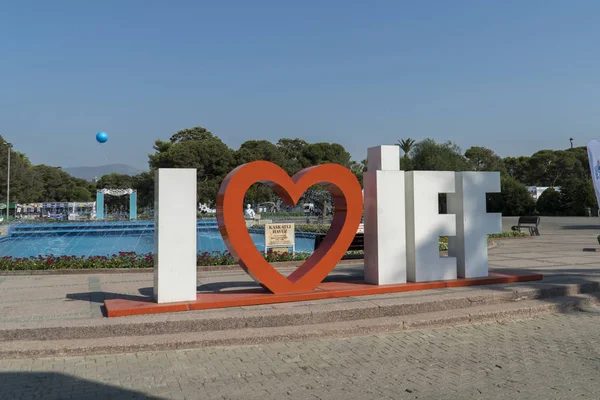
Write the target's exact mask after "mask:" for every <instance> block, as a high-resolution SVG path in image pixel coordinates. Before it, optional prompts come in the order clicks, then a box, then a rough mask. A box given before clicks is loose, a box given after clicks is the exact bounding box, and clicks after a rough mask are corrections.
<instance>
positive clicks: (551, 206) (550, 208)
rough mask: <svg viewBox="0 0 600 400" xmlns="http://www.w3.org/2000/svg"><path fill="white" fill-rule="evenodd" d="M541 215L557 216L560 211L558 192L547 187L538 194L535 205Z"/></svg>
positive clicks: (560, 204)
mask: <svg viewBox="0 0 600 400" xmlns="http://www.w3.org/2000/svg"><path fill="white" fill-rule="evenodd" d="M535 208H536V210H537V211H538V212H539V213H540V214H541V215H548V216H557V215H559V214H560V213H561V212H562V203H561V196H560V192H558V191H556V190H554V189H553V188H548V189H546V190H544V192H543V193H542V194H541V195H540V197H539V198H538V200H537V203H536V205H535Z"/></svg>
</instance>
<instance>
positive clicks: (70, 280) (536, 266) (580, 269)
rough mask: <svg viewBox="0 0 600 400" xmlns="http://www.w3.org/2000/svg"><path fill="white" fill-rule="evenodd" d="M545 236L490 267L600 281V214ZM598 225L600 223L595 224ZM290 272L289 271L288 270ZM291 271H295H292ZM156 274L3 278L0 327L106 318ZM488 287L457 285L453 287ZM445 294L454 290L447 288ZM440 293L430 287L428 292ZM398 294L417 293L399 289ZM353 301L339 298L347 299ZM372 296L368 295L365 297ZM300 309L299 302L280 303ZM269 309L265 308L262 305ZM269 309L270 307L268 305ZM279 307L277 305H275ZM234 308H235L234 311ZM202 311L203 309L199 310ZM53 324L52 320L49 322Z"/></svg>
mask: <svg viewBox="0 0 600 400" xmlns="http://www.w3.org/2000/svg"><path fill="white" fill-rule="evenodd" d="M543 221H544V222H543V223H542V225H541V228H540V230H541V232H542V236H540V237H537V238H531V239H529V238H527V239H511V240H503V241H499V244H498V246H497V247H495V248H493V249H490V251H489V254H490V257H489V261H490V268H494V269H503V268H509V269H512V268H519V269H528V270H532V271H538V272H541V273H543V274H546V278H545V279H544V282H551V281H552V280H560V279H563V278H564V277H565V276H570V277H571V278H579V279H580V280H598V279H600V252H599V253H596V252H589V251H588V252H586V251H583V249H584V248H596V247H599V246H598V243H597V241H596V235H597V233H599V232H600V220H599V219H598V218H554V219H552V218H544V219H543ZM503 222H504V229H505V230H508V229H510V226H511V225H512V224H514V223H515V220H514V219H509V218H506V219H504V221H503ZM594 224H598V225H594ZM361 269H362V264H355V265H348V266H343V267H339V268H336V270H334V272H333V273H332V275H334V276H332V277H331V278H333V279H340V278H341V279H343V278H344V277H353V278H355V277H359V276H361V274H362V272H361ZM284 272H285V271H284ZM287 272H291V270H288V271H287ZM152 286H153V276H152V274H151V273H124V274H93V275H53V276H44V275H37V276H35V275H34V276H0V329H2V328H9V327H15V326H20V327H24V326H38V325H40V324H41V323H43V322H44V321H48V322H53V321H54V322H55V323H67V322H68V323H71V322H73V323H77V322H80V323H85V322H86V321H87V322H90V321H98V320H101V319H103V314H102V306H103V303H104V299H106V298H117V297H120V298H123V297H126V298H133V299H143V298H147V297H149V296H151V294H152ZM198 287H199V290H214V289H215V288H220V289H221V290H227V289H228V288H241V287H255V284H254V282H252V281H251V280H250V278H249V277H248V275H247V274H246V273H244V272H243V271H242V270H241V269H239V270H232V271H224V272H201V273H199V274H198ZM469 290H470V291H476V290H488V289H487V288H485V287H479V288H457V289H452V291H455V292H460V291H469ZM443 291H445V292H446V293H447V292H449V291H450V290H449V289H444V290H443ZM436 293H441V292H440V291H430V292H429V291H428V292H427V294H428V296H431V295H434V294H436ZM396 296H397V297H402V296H407V297H408V296H414V294H411V293H400V294H397V295H396ZM350 300H352V299H338V300H336V301H338V302H340V303H343V302H347V301H350ZM366 300H367V299H365V301H366ZM286 306H287V307H295V306H296V305H295V304H288V305H277V306H276V307H277V308H281V307H286ZM261 307H262V308H265V306H261ZM267 307H268V306H267ZM274 307H275V306H274ZM229 311H235V310H233V309H232V310H229ZM200 312H202V311H200ZM131 318H137V319H140V320H142V319H143V320H144V321H151V320H153V318H154V319H157V320H159V319H160V318H161V317H160V316H145V317H131ZM50 325H52V324H50Z"/></svg>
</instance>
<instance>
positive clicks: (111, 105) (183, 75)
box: [0, 0, 600, 168]
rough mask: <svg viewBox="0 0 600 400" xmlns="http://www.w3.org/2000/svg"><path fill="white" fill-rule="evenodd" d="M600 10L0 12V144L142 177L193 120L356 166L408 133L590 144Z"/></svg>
mask: <svg viewBox="0 0 600 400" xmlns="http://www.w3.org/2000/svg"><path fill="white" fill-rule="evenodd" d="M216 3H218V4H216ZM598 15H600V2H598V1H586V0H578V1H573V2H569V1H551V0H545V1H534V0H527V1H522V0H519V1H510V0H506V1H485V0H479V1H414V2H408V1H398V0H396V1H360V2H359V1H350V0H346V1H333V0H328V1H308V0H307V1H303V2H285V1H260V0H256V1H252V2H250V1H220V2H214V1H210V2H209V1H200V0H197V1H184V0H178V1H176V2H167V1H134V0H127V1H101V2H88V1H67V0H60V1H56V2H44V1H26V0H23V1H18V2H15V1H8V0H0V55H1V60H2V61H1V62H0V76H1V79H0V134H1V135H3V136H4V137H6V138H7V139H8V140H10V141H12V142H15V144H16V149H17V150H20V151H23V152H25V153H27V154H28V155H29V156H30V158H31V159H32V161H33V162H34V163H36V164H38V163H46V164H50V165H62V166H78V165H101V164H106V163H126V164H129V165H132V166H134V167H137V168H145V167H146V166H147V154H148V153H149V152H151V151H152V144H153V142H154V140H155V139H157V138H161V139H168V138H169V137H170V135H171V134H172V133H174V132H176V131H177V130H179V129H183V128H186V127H191V126H196V125H201V126H204V127H206V128H207V129H209V130H211V131H212V132H213V133H215V134H216V135H218V136H220V137H221V138H222V139H223V140H224V141H225V142H226V143H227V144H228V145H230V146H232V147H234V148H237V147H238V146H239V145H240V144H241V143H242V142H244V141H245V140H249V139H268V140H271V141H276V140H277V139H278V138H280V137H301V138H304V139H305V140H308V141H331V142H339V143H341V144H343V145H344V146H345V147H346V148H347V149H348V150H349V151H350V152H351V153H352V155H353V157H354V158H356V159H362V158H364V157H365V156H366V149H367V147H370V146H375V145H380V144H392V143H395V142H396V140H398V139H400V138H404V137H412V138H415V139H422V138H426V137H432V138H434V139H436V140H439V141H445V140H452V141H454V142H456V143H458V144H459V145H460V146H461V147H463V149H466V148H468V147H470V146H474V145H479V146H486V147H489V148H492V149H493V150H495V151H496V152H497V153H499V154H500V155H502V156H514V155H529V154H531V153H533V152H535V151H536V150H538V149H541V148H565V147H567V146H568V145H569V137H571V136H572V137H574V138H575V143H576V145H584V144H585V143H587V141H588V140H589V139H592V138H594V137H598V136H600V133H598V127H599V126H600V112H598V109H599V106H600V94H599V93H600V72H599V71H600V52H599V51H598V42H599V39H600V24H598ZM99 130H104V131H107V132H108V133H109V135H110V139H109V141H108V143H106V144H105V145H98V144H96V143H95V140H94V135H95V133H96V132H97V131H99ZM67 149H68V150H67Z"/></svg>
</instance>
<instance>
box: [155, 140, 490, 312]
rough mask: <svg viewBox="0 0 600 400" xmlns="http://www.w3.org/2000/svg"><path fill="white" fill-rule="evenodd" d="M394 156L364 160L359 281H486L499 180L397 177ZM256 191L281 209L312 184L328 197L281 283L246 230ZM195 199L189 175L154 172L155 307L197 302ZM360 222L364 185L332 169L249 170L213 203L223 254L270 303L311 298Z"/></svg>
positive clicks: (254, 165)
mask: <svg viewBox="0 0 600 400" xmlns="http://www.w3.org/2000/svg"><path fill="white" fill-rule="evenodd" d="M399 156H400V154H399V149H398V147H397V146H379V147H375V148H371V149H369V152H368V172H366V173H365V175H364V188H365V189H364V238H365V281H366V282H367V283H370V284H373V285H388V284H402V283H405V282H429V281H444V280H453V279H457V278H476V277H487V276H488V263H487V234H488V233H496V232H501V216H500V214H488V213H487V212H486V193H490V192H499V191H500V174H499V173H495V172H446V171H442V172H440V171H412V172H405V171H400V168H399V159H400V157H399ZM257 182H262V183H265V184H268V185H270V186H271V187H272V188H273V190H274V191H275V192H276V193H277V194H278V195H279V196H280V197H281V199H282V200H283V202H284V203H285V204H287V205H296V204H297V202H298V201H299V199H300V197H301V196H302V194H303V193H304V192H305V191H306V190H307V189H308V188H310V187H311V186H312V185H315V184H322V185H324V186H325V188H327V190H329V192H330V193H331V195H332V198H333V205H334V217H333V222H332V225H331V228H330V230H329V231H328V234H327V236H326V237H325V239H324V240H323V242H322V243H321V244H320V246H319V247H318V248H317V249H316V250H315V252H314V253H313V254H312V255H311V256H310V257H309V258H308V259H307V260H306V261H305V262H304V263H303V264H301V265H300V266H299V267H298V269H297V270H296V271H295V272H293V273H292V274H291V275H289V276H287V277H286V276H284V275H282V274H280V273H279V272H278V271H277V270H276V269H275V268H273V266H272V265H270V264H269V263H268V262H267V261H266V260H265V258H264V256H263V254H261V252H259V250H258V249H257V248H256V245H255V244H254V242H253V241H252V238H251V237H250V234H249V232H248V229H247V227H246V221H245V219H244V213H243V209H244V196H245V194H246V192H247V190H248V189H249V188H250V186H251V185H253V184H254V183H257ZM173 193H177V194H178V195H177V196H172V194H173ZM195 193H196V173H195V170H192V169H187V170H186V169H166V170H165V169H159V170H158V171H157V180H156V191H155V196H156V198H155V208H156V219H155V221H156V227H155V230H156V231H155V235H156V237H157V240H155V246H156V249H155V251H156V253H157V254H156V257H155V259H156V264H155V287H154V293H155V298H156V300H157V302H159V303H166V302H181V301H194V300H196V294H197V293H196V279H195V276H196V246H195V243H196V198H195ZM439 193H446V194H447V199H448V200H447V201H448V214H443V215H442V214H439V212H438V195H439ZM362 217H363V193H362V189H361V185H360V184H359V182H358V180H357V179H356V177H355V176H354V174H353V173H352V172H351V171H350V170H349V169H347V168H345V167H343V166H341V165H336V164H327V165H319V166H315V167H310V168H307V169H305V170H302V171H300V172H299V173H297V174H296V175H294V176H293V177H290V176H289V175H288V174H287V173H286V172H285V171H284V170H283V169H281V168H280V167H278V166H277V165H275V164H273V163H270V162H266V161H256V162H251V163H248V164H245V165H242V166H240V167H238V168H236V169H234V170H233V171H231V172H230V173H229V175H227V177H226V178H225V180H224V181H223V183H222V185H221V187H220V190H219V193H218V197H217V221H218V225H219V230H220V232H221V235H222V237H223V239H224V241H225V243H226V245H227V248H228V249H229V251H230V252H231V254H232V255H233V257H234V258H235V259H236V260H237V262H238V263H239V265H240V266H241V267H242V268H243V269H244V270H245V271H246V272H247V273H248V274H250V276H252V277H253V278H254V279H255V280H256V281H257V282H258V283H260V284H261V285H263V287H265V288H266V289H268V290H269V291H271V292H272V293H275V294H291V293H300V292H310V291H312V290H313V289H315V288H316V287H317V285H319V284H320V283H321V282H322V281H323V279H324V278H325V277H326V276H327V275H328V274H329V273H330V272H331V271H332V270H333V268H334V267H335V266H336V265H337V264H338V262H339V261H340V260H341V258H342V257H343V256H344V254H345V253H346V251H347V249H348V247H349V246H350V244H351V243H352V241H353V239H354V238H355V235H356V233H357V231H358V228H359V225H360V223H361V219H362ZM281 233H283V230H282V232H281ZM440 236H448V237H449V256H448V257H440V255H439V248H438V242H439V237H440Z"/></svg>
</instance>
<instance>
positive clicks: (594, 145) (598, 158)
mask: <svg viewBox="0 0 600 400" xmlns="http://www.w3.org/2000/svg"><path fill="white" fill-rule="evenodd" d="M587 151H588V160H589V162H590V172H591V173H592V182H593V183H594V191H595V192H596V201H598V207H599V208H600V142H599V141H598V140H596V139H593V140H591V141H590V142H589V143H588V144H587Z"/></svg>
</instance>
